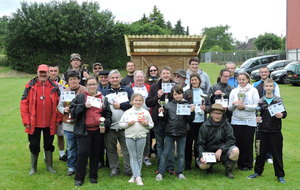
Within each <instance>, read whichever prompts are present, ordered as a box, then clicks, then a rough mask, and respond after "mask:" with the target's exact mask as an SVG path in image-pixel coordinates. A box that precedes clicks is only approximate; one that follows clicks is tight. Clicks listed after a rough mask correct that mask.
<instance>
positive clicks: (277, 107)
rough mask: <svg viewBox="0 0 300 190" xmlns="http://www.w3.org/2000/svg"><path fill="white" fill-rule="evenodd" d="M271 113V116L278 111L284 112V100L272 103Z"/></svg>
mask: <svg viewBox="0 0 300 190" xmlns="http://www.w3.org/2000/svg"><path fill="white" fill-rule="evenodd" d="M268 110H269V113H270V115H271V117H273V116H274V115H275V114H276V113H281V112H284V111H285V109H284V106H283V104H282V102H278V103H277V104H272V105H270V106H269V107H268Z"/></svg>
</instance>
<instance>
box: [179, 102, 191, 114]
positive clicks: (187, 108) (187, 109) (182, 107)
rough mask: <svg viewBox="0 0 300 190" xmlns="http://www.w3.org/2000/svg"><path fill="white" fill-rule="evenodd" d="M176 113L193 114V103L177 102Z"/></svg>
mask: <svg viewBox="0 0 300 190" xmlns="http://www.w3.org/2000/svg"><path fill="white" fill-rule="evenodd" d="M176 115H191V105H190V104H177V108H176Z"/></svg>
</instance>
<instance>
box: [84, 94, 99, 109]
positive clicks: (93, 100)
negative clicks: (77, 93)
mask: <svg viewBox="0 0 300 190" xmlns="http://www.w3.org/2000/svg"><path fill="white" fill-rule="evenodd" d="M87 102H88V103H90V104H91V105H92V106H93V107H96V108H101V107H102V102H101V100H100V99H99V98H95V97H93V96H87Z"/></svg>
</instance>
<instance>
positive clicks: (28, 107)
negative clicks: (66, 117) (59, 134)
mask: <svg viewBox="0 0 300 190" xmlns="http://www.w3.org/2000/svg"><path fill="white" fill-rule="evenodd" d="M37 83H38V80H37V78H34V79H32V80H30V81H29V82H28V83H27V84H26V86H25V90H24V93H23V96H22V99H21V102H20V112H21V117H22V122H23V125H30V126H31V127H30V128H25V132H26V133H28V134H33V133H34V130H35V127H37V123H41V122H40V121H39V122H37V106H38V105H37V98H40V97H37V88H38V86H37ZM47 86H50V88H51V89H50V95H49V96H47V97H50V104H49V105H51V107H50V108H49V109H50V111H49V113H50V114H49V115H47V116H46V117H47V118H46V120H47V121H48V122H49V127H50V135H54V134H56V124H57V123H58V122H60V119H61V117H59V114H58V111H57V105H58V102H59V95H60V91H59V87H58V85H57V84H55V83H54V82H53V81H51V80H48V81H47ZM46 107H47V106H46ZM46 113H47V112H46ZM49 117H50V119H49ZM47 125H48V124H47ZM45 127H48V126H45Z"/></svg>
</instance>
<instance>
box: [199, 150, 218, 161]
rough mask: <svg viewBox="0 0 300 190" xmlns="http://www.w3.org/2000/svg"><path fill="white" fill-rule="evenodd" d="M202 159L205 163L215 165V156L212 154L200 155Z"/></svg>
mask: <svg viewBox="0 0 300 190" xmlns="http://www.w3.org/2000/svg"><path fill="white" fill-rule="evenodd" d="M202 156H203V159H204V160H205V162H206V163H216V162H217V160H216V155H215V153H214V152H203V153H202Z"/></svg>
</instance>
